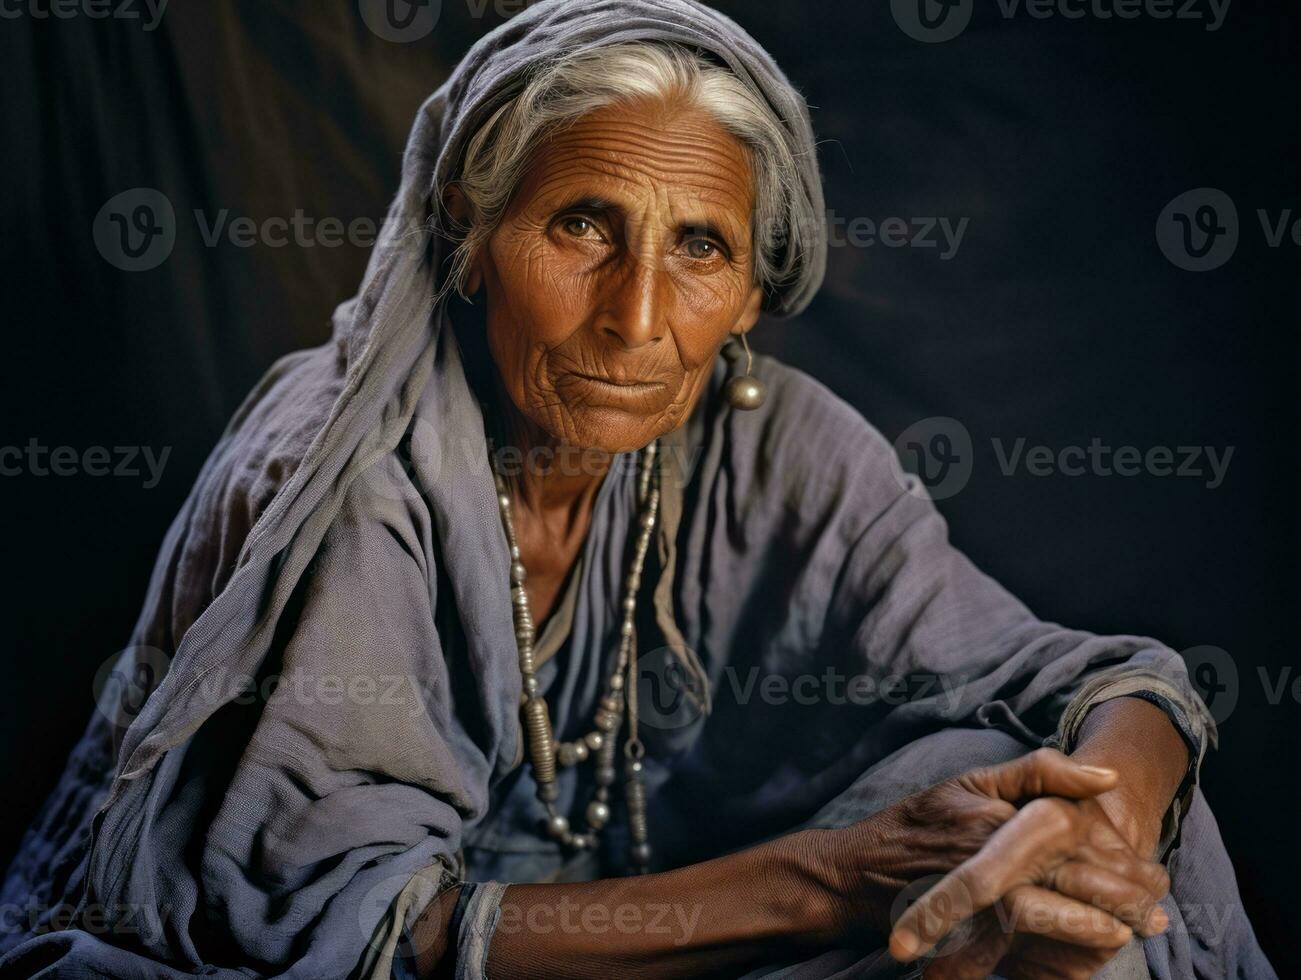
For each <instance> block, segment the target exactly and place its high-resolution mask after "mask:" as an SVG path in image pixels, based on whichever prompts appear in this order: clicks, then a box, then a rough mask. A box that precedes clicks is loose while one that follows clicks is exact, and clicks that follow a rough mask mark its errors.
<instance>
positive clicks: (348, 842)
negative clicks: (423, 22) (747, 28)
mask: <svg viewBox="0 0 1301 980" xmlns="http://www.w3.org/2000/svg"><path fill="white" fill-rule="evenodd" d="M822 210H823V205H822V195H821V189H820V183H819V176H818V170H817V165H816V158H815V150H814V142H813V137H812V133H811V129H810V126H809V122H808V114H807V110H806V108H805V106H804V104H803V102H802V100H801V99H800V97H799V96H798V94H797V93H796V92H795V91H794V90H793V89H792V88H791V86H790V85H789V83H788V82H787V81H786V79H785V77H784V76H783V75H782V73H781V72H780V70H779V69H778V68H777V66H776V65H775V64H774V63H773V62H772V61H771V59H770V58H769V57H768V56H767V55H766V54H765V52H764V51H763V50H762V49H760V48H759V47H758V45H756V44H755V42H754V41H753V40H752V39H750V38H749V37H748V36H747V35H746V34H745V33H744V32H742V31H741V30H740V29H739V28H738V27H737V26H736V25H735V24H733V23H732V22H731V21H729V20H727V19H726V18H724V17H722V16H720V15H719V14H717V13H715V12H712V11H710V10H708V9H706V8H703V7H700V6H697V5H696V4H694V3H691V2H688V0H653V2H652V0H619V2H595V3H582V4H572V3H571V4H561V3H558V2H550V0H548V2H543V3H539V4H537V5H535V6H533V7H531V8H530V9H529V10H528V11H527V12H525V13H523V14H521V15H520V16H518V17H517V18H515V19H514V20H512V21H510V22H509V23H507V24H506V25H504V26H503V27H502V28H500V29H498V30H497V31H494V32H493V33H492V34H490V35H488V36H487V37H485V38H484V39H483V40H482V41H480V42H479V43H478V44H477V45H475V47H474V48H473V49H472V50H471V51H470V52H469V54H468V55H467V56H466V57H465V59H464V61H463V62H462V63H461V65H460V66H459V67H458V69H457V70H456V72H455V73H454V74H453V76H452V77H451V79H450V80H449V81H448V82H447V83H446V84H445V85H444V86H443V87H442V88H441V89H440V90H439V91H438V92H437V93H435V94H434V95H433V97H432V98H431V99H430V100H429V101H428V102H427V103H426V104H425V106H424V107H423V108H422V109H421V112H420V115H419V117H418V119H417V120H416V124H415V127H414V130H413V132H412V135H411V139H410V143H409V147H408V150H407V153H406V158H405V166H404V177H403V183H402V188H401V191H400V193H399V196H398V198H397V200H396V202H395V204H394V205H393V208H392V211H391V213H390V219H391V220H390V222H389V224H388V227H387V230H386V234H385V236H384V238H383V240H382V241H381V243H380V245H379V246H378V247H377V248H376V250H375V253H374V255H373V257H372V260H371V263H370V266H369V268H368V270H367V273H366V277H365V281H364V283H363V285H362V288H361V290H360V293H359V294H358V296H357V297H356V298H355V299H354V300H352V301H350V302H348V303H346V304H344V305H343V306H342V307H340V309H339V311H338V313H337V315H336V318H335V335H334V338H333V341H332V342H331V343H329V344H327V345H325V346H323V347H320V348H317V349H314V350H310V351H305V352H301V353H298V354H295V355H292V356H290V357H288V358H286V359H284V360H282V361H281V362H280V363H278V364H277V365H275V367H273V368H272V370H271V371H270V373H269V374H268V375H267V377H266V378H265V379H264V381H263V382H262V383H261V384H260V385H259V386H258V387H257V389H256V390H255V391H254V392H253V394H252V395H251V396H250V397H249V399H248V400H247V402H246V403H245V404H244V406H243V407H242V408H241V409H240V411H239V413H238V414H237V416H236V418H235V419H234V420H233V422H232V423H231V425H230V428H229V430H228V431H227V433H226V435H225V436H224V438H223V439H222V441H221V443H220V444H219V445H218V447H217V449H216V450H215V452H214V454H213V456H212V457H211V459H210V460H209V462H208V464H207V466H206V467H205V468H204V471H203V473H202V474H201V476H200V478H199V481H198V484H197V486H196V488H195V490H194V492H193V493H192V495H191V497H190V498H189V500H188V501H187V503H186V505H185V507H184V510H183V511H182V513H181V514H180V516H179V517H178V518H177V520H176V522H175V523H174V525H173V527H172V529H171V532H170V533H169V535H168V537H167V540H166V542H165V544H164V547H163V550H162V554H161V556H160V558H159V561H158V565H157V570H156V572H155V575H154V579H153V582H152V584H151V588H150V593H149V597H148V599H147V602H146V605H145V608H144V611H143V613H142V616H141V618H140V621H139V625H138V628H137V631H136V634H135V636H134V639H133V647H132V648H131V649H130V650H128V651H127V653H126V654H124V657H123V660H122V662H121V664H120V665H119V668H118V669H119V673H120V676H121V677H122V678H125V683H124V685H122V686H121V688H110V689H111V690H113V691H115V692H116V693H117V694H120V695H121V697H119V698H117V699H116V700H113V701H112V703H108V704H103V705H101V708H102V711H101V713H100V715H98V716H97V718H96V720H95V721H94V722H92V724H91V727H90V729H89V730H88V731H87V734H86V736H85V738H84V739H83V741H82V743H81V745H80V747H79V748H78V750H77V753H76V754H75V756H74V758H73V760H72V762H71V763H70V765H69V768H68V772H67V774H66V775H65V777H64V780H63V782H62V783H61V784H60V787H59V789H58V791H57V792H56V794H55V797H54V798H53V799H52V800H51V801H50V803H49V804H48V805H47V807H46V809H45V811H44V812H43V814H42V816H41V818H40V819H39V820H38V823H37V825H36V826H35V827H34V828H33V830H32V831H31V832H30V834H29V836H28V838H27V840H26V841H25V844H24V850H23V852H22V854H21V855H20V857H19V859H18V861H17V862H16V864H15V866H14V867H13V869H11V873H10V877H9V880H8V883H7V886H6V901H8V902H14V903H17V904H18V907H19V908H27V907H32V908H35V909H36V910H37V911H36V913H35V914H33V915H32V916H29V917H26V918H24V917H21V916H20V917H19V920H15V919H14V918H13V917H12V916H11V917H10V921H8V922H6V928H8V929H10V930H11V941H16V940H23V941H22V942H20V943H18V944H17V945H16V946H15V947H14V948H12V949H11V950H10V952H9V954H8V956H7V958H6V959H5V961H4V962H3V967H4V970H3V972H4V973H5V975H6V976H8V975H24V976H25V975H41V976H47V975H48V976H90V975H93V976H113V977H146V976H147V977H181V976H192V975H194V974H195V973H196V972H197V973H202V974H204V975H213V976H223V977H232V978H234V977H250V976H272V975H275V976H281V975H284V976H302V977H342V976H346V975H357V976H372V977H379V976H457V977H477V978H481V977H491V978H493V980H500V978H508V977H542V976H566V977H607V976H637V977H642V976H645V977H652V976H654V977H660V976H663V977H682V976H700V975H724V976H740V975H747V976H756V977H757V976H790V977H810V978H811V977H830V976H846V977H847V976H856V977H857V976H895V975H899V974H900V973H901V972H907V971H908V970H916V969H918V967H915V966H914V967H907V966H903V965H902V964H909V963H914V962H919V963H921V964H923V965H924V966H925V969H926V970H927V975H928V976H938V977H983V976H986V975H987V974H989V973H990V972H997V973H999V974H1000V975H1005V976H1009V977H1040V976H1053V977H1059V976H1069V977H1076V976H1080V977H1083V976H1090V975H1093V974H1094V973H1095V971H1098V970H1103V971H1104V972H1105V973H1106V974H1107V975H1110V976H1118V977H1119V976H1125V977H1130V976H1147V975H1149V974H1150V975H1152V976H1159V977H1175V976H1178V977H1183V976H1191V975H1194V974H1196V975H1197V976H1239V977H1252V978H1258V977H1265V976H1269V975H1271V971H1270V968H1269V966H1268V964H1267V963H1266V961H1265V959H1264V957H1263V956H1262V954H1261V952H1260V950H1259V948H1258V947H1257V945H1256V943H1255V940H1254V937H1253V935H1252V932H1251V928H1250V925H1249V924H1248V923H1247V921H1246V919H1245V917H1244V915H1243V912H1242V910H1241V905H1240V903H1239V901H1238V898H1237V895H1236V886H1235V884H1234V879H1233V874H1232V870H1231V867H1230V865H1229V863H1228V860H1227V858H1226V856H1225V854H1224V850H1223V848H1222V846H1221V844H1220V841H1219V838H1218V834H1217V832H1216V829H1215V826H1214V822H1213V820H1212V818H1211V816H1210V814H1209V812H1208V811H1207V809H1206V805H1205V803H1204V801H1203V799H1202V797H1201V796H1200V794H1199V792H1198V791H1197V789H1196V785H1195V784H1196V778H1197V772H1198V766H1199V764H1200V761H1201V758H1202V755H1203V752H1204V750H1205V748H1206V745H1207V742H1208V740H1209V739H1210V738H1212V736H1213V730H1212V726H1211V725H1210V723H1209V720H1208V718H1207V715H1206V713H1205V710H1204V709H1203V708H1202V707H1201V705H1200V703H1199V702H1198V701H1197V699H1196V696H1195V695H1194V694H1193V693H1192V692H1191V690H1190V688H1189V686H1188V684H1187V681H1186V677H1185V675H1184V672H1183V668H1182V666H1181V663H1180V660H1179V658H1178V657H1177V656H1176V655H1175V654H1173V653H1172V652H1171V651H1170V650H1169V649H1167V648H1165V647H1163V646H1161V645H1160V644H1158V643H1156V642H1153V641H1150V640H1145V639H1141V638H1136V637H1129V636H1120V637H1101V636H1094V635H1090V634H1088V633H1083V632H1078V631H1074V630H1068V629H1064V628H1062V627H1060V626H1057V625H1054V624H1050V623H1044V622H1040V621H1037V620H1036V619H1035V618H1034V617H1033V616H1032V615H1031V614H1030V613H1029V612H1028V611H1027V610H1026V609H1025V608H1024V607H1023V606H1022V605H1021V604H1020V603H1018V602H1017V601H1016V600H1015V599H1014V598H1013V597H1011V596H1010V595H1008V594H1007V593H1006V592H1004V591H1003V590H1002V589H1000V588H999V587H998V586H997V585H996V584H995V583H994V582H992V581H991V580H990V579H988V578H986V577H985V576H983V575H982V574H981V573H980V572H978V571H977V570H976V569H975V568H973V567H972V565H971V564H970V563H969V562H968V561H967V560H966V559H965V558H964V557H963V556H962V555H961V554H959V553H958V552H956V551H955V550H954V549H953V548H952V547H951V546H950V545H949V544H948V543H947V541H946V537H945V526H944V523H943V521H942V520H941V518H940V517H939V515H938V514H937V512H936V511H935V509H934V508H933V506H932V505H931V503H930V502H929V500H928V499H927V496H926V494H925V491H924V490H923V489H922V488H921V487H920V486H919V485H918V484H917V483H916V482H915V481H913V480H912V479H911V478H907V477H905V476H903V474H902V473H901V472H900V471H899V469H898V467H897V465H896V464H895V462H894V457H893V455H892V452H891V448H890V446H889V444H888V443H886V442H885V441H884V440H883V439H882V438H881V436H880V435H879V434H878V433H877V432H876V431H875V430H874V429H872V428H871V427H870V426H869V425H868V424H867V423H866V422H865V421H864V420H863V419H862V418H861V417H860V416H858V415H857V414H856V413H855V412H854V411H853V410H852V409H851V408H850V407H849V406H848V405H846V403H844V402H843V401H841V400H839V399H838V398H837V397H835V396H834V395H833V394H831V392H830V391H828V390H827V389H826V388H825V387H823V386H822V385H821V384H819V383H818V382H817V381H814V380H813V379H811V378H809V377H807V376H806V375H803V374H801V373H800V372H798V371H795V370H793V369H791V368H789V367H785V366H783V365H781V364H779V363H777V362H776V361H774V360H773V359H771V358H768V357H763V356H758V357H753V356H752V355H751V354H750V353H749V347H748V343H747V342H746V341H745V334H746V332H747V331H748V330H749V329H750V328H751V327H752V326H753V324H754V323H755V322H756V320H757V318H758V317H759V315H760V313H761V312H763V311H767V312H769V313H771V314H773V315H777V316H792V315H794V314H796V313H798V312H799V311H800V310H801V309H802V308H803V307H804V306H805V305H806V304H807V303H808V301H809V299H810V298H811V296H812V295H813V293H814V292H815V290H816V288H817V286H818V284H819V282H820V279H821V276H822V271H823V263H824V257H825V231H824V226H823V220H822ZM457 294H459V298H458V296H457ZM466 300H469V301H468V302H466ZM738 339H739V341H740V342H741V345H740V351H738V348H737V345H736V343H735V341H736V340H738ZM729 341H732V342H729ZM742 351H743V353H741V352H742ZM151 668H165V670H164V669H157V670H151ZM145 695H147V700H144V701H143V706H142V707H140V701H141V700H142V699H143V698H144V696H145ZM133 707H134V708H136V709H138V710H132V709H133ZM1045 745H1047V746H1050V747H1043V746H1045ZM1163 864H1164V867H1163V866H1162V865H1163ZM1167 869H1168V870H1167ZM913 899H917V901H916V902H915V903H913V904H911V905H910V904H909V903H910V902H911V901H912V900H913ZM15 921H18V927H17V928H15V926H14V922H15ZM29 933H30V934H35V935H28V934H29Z"/></svg>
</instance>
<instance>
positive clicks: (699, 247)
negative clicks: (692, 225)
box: [687, 238, 719, 259]
mask: <svg viewBox="0 0 1301 980" xmlns="http://www.w3.org/2000/svg"><path fill="white" fill-rule="evenodd" d="M718 251H719V249H718V246H717V245H716V244H714V243H713V242H711V241H710V240H709V239H708V238H693V239H691V240H690V241H689V242H687V254H688V255H690V256H691V257H692V258H693V259H710V258H713V257H714V256H715V255H717V254H718Z"/></svg>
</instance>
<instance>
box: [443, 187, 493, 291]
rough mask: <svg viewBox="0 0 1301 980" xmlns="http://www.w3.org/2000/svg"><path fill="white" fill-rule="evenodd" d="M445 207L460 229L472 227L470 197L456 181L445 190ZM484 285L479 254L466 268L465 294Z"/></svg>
mask: <svg viewBox="0 0 1301 980" xmlns="http://www.w3.org/2000/svg"><path fill="white" fill-rule="evenodd" d="M443 207H444V208H445V209H446V211H447V213H448V214H449V215H450V216H451V218H452V221H453V222H455V226H456V228H457V229H458V230H461V231H465V230H466V229H468V228H469V227H470V224H471V223H472V221H473V217H474V216H473V209H472V208H471V207H470V199H469V198H467V197H466V196H465V192H464V191H462V190H461V188H460V187H459V186H458V185H456V184H455V183H452V184H448V185H447V187H446V188H445V189H444V191H443ZM482 285H483V270H482V269H480V268H479V256H478V255H475V256H474V257H472V258H471V260H470V266H469V268H468V269H467V270H466V276H465V295H466V296H473V295H474V294H475V293H477V292H478V291H479V288H480V287H481V286H482Z"/></svg>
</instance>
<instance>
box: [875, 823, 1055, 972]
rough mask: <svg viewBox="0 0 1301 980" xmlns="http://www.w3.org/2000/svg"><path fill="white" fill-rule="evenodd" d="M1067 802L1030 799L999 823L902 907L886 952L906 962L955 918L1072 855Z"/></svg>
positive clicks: (931, 946)
mask: <svg viewBox="0 0 1301 980" xmlns="http://www.w3.org/2000/svg"><path fill="white" fill-rule="evenodd" d="M1073 806H1074V805H1073V804H1070V803H1067V802H1065V801H1062V800H1051V799H1044V800H1035V801H1033V802H1031V803H1028V804H1027V805H1026V806H1024V807H1023V808H1022V809H1021V810H1019V811H1018V812H1017V814H1016V816H1015V817H1013V818H1012V819H1011V820H1009V821H1008V822H1007V823H1005V824H1003V826H1001V827H999V828H998V829H997V830H996V831H994V833H993V834H991V835H990V837H989V840H987V841H986V842H985V846H984V847H982V848H981V849H980V850H979V851H977V852H976V853H975V854H974V855H972V856H971V857H970V858H968V859H967V860H966V861H963V862H962V863H961V864H960V865H958V866H957V867H956V868H954V869H953V870H952V871H950V872H949V873H948V874H946V875H945V876H944V877H943V878H941V879H940V880H939V881H938V882H937V883H936V884H935V885H934V886H933V887H932V888H930V890H928V891H927V892H925V893H924V894H923V895H922V896H921V898H919V899H918V900H917V901H916V902H914V903H913V904H912V905H910V906H909V907H908V908H907V909H905V910H904V912H903V914H902V915H900V916H899V919H898V921H897V922H896V923H895V925H894V928H893V929H892V930H891V932H890V953H891V955H893V956H894V957H895V959H897V960H899V962H901V963H909V962H911V961H912V960H914V959H916V958H917V957H918V956H922V955H924V954H926V953H928V952H930V951H931V950H932V949H934V947H935V944H936V943H938V942H939V941H940V940H941V939H943V938H944V937H945V936H946V935H948V933H949V932H950V931H951V930H952V929H953V927H954V926H956V925H957V924H958V923H959V922H961V921H963V920H964V919H967V918H969V917H970V916H972V915H974V914H975V913H977V912H979V911H981V910H983V909H987V908H989V907H990V906H991V905H993V904H994V902H996V901H997V900H998V899H999V898H1001V897H1002V896H1003V895H1004V893H1005V892H1006V891H1007V890H1008V889H1009V888H1011V887H1013V886H1014V885H1018V884H1028V883H1029V882H1030V881H1032V880H1034V879H1035V877H1037V876H1039V875H1040V874H1042V873H1043V872H1044V871H1046V870H1047V869H1048V868H1051V867H1055V866H1056V865H1058V864H1061V863H1062V862H1063V861H1065V860H1067V859H1068V858H1069V857H1071V856H1073V854H1074V851H1075V849H1076V834H1077V827H1076V825H1075V817H1074V816H1073Z"/></svg>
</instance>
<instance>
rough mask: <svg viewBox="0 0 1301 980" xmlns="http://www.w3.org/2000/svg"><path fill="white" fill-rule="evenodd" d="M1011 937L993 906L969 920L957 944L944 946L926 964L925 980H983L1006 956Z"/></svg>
mask: <svg viewBox="0 0 1301 980" xmlns="http://www.w3.org/2000/svg"><path fill="white" fill-rule="evenodd" d="M1012 939H1013V937H1012V936H1011V935H1010V934H1009V933H1008V932H1007V931H1006V930H1005V929H1004V928H1003V926H1002V923H1000V922H999V921H998V916H997V915H996V914H995V912H994V910H993V909H986V910H985V911H984V912H981V913H980V914H979V915H977V916H975V917H974V918H973V919H972V920H971V932H970V934H969V935H967V936H966V937H964V939H963V942H962V943H961V945H958V946H955V947H954V948H952V949H950V948H948V947H947V946H946V947H945V948H944V949H943V950H942V951H941V952H940V953H939V954H938V955H937V956H936V958H935V959H933V960H931V961H930V962H929V963H928V964H927V965H926V980H985V978H986V977H988V976H989V975H990V974H991V973H993V972H994V968H995V967H996V966H997V965H998V963H999V961H1000V960H1001V959H1003V957H1004V956H1006V955H1007V951H1008V949H1009V948H1010V947H1011V945H1012Z"/></svg>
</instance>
